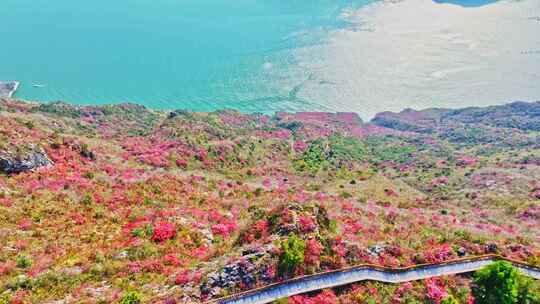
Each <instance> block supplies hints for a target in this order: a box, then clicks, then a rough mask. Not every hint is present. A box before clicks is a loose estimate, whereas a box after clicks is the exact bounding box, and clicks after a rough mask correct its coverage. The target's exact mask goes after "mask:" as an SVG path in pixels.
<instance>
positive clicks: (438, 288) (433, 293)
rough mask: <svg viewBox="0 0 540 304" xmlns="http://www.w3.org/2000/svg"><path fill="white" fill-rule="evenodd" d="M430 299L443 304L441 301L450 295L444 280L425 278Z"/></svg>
mask: <svg viewBox="0 0 540 304" xmlns="http://www.w3.org/2000/svg"><path fill="white" fill-rule="evenodd" d="M425 283H426V289H427V293H426V296H427V298H428V299H430V300H431V301H433V303H434V304H441V301H442V300H443V299H444V298H446V297H447V296H448V292H447V291H446V287H445V286H444V282H443V281H442V280H441V279H440V278H431V279H427V280H425Z"/></svg>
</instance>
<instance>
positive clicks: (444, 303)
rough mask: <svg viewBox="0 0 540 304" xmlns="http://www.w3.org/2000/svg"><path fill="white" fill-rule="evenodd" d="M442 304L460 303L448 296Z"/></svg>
mask: <svg viewBox="0 0 540 304" xmlns="http://www.w3.org/2000/svg"><path fill="white" fill-rule="evenodd" d="M441 304H459V301H458V300H456V298H454V296H448V297H446V298H444V299H443V300H442V301H441Z"/></svg>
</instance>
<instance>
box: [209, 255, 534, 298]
mask: <svg viewBox="0 0 540 304" xmlns="http://www.w3.org/2000/svg"><path fill="white" fill-rule="evenodd" d="M499 260H505V261H508V262H510V263H512V264H513V265H514V266H515V267H516V268H517V269H518V270H519V271H521V272H522V273H523V274H524V275H527V276H529V277H532V278H535V279H540V268H539V267H536V266H531V265H527V264H525V263H522V262H518V261H513V260H509V259H506V258H504V257H502V256H499V255H484V256H477V257H472V258H466V259H458V260H452V261H446V262H443V263H439V264H423V265H416V266H411V267H405V268H386V267H381V266H376V265H359V266H354V267H350V268H346V269H340V270H334V271H329V272H324V273H319V274H314V275H309V276H303V277H299V278H294V279H291V280H287V281H284V282H280V283H275V284H272V285H268V286H265V287H262V288H259V289H253V290H249V291H246V292H243V293H239V294H236V295H232V296H229V297H225V298H221V299H217V300H213V301H210V302H208V303H216V304H240V303H249V304H263V303H270V302H273V301H275V300H278V299H280V298H285V297H290V296H293V295H297V294H302V293H306V292H310V291H315V290H319V289H325V288H332V287H337V286H342V285H347V284H351V283H354V282H359V281H365V280H370V281H380V282H386V283H402V282H408V281H415V280H422V279H427V278H431V277H437V276H443V275H452V274H458V273H467V272H473V271H476V270H478V269H481V268H483V267H485V266H487V265H489V264H492V263H494V262H495V261H499Z"/></svg>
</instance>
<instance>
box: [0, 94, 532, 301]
mask: <svg viewBox="0 0 540 304" xmlns="http://www.w3.org/2000/svg"><path fill="white" fill-rule="evenodd" d="M538 231H540V101H537V102H512V103H508V104H504V105H499V106H490V107H469V108H461V109H426V110H413V109H405V110H403V111H401V112H399V113H396V112H381V113H378V114H377V115H376V116H375V117H374V118H373V119H372V120H370V121H362V119H361V118H360V117H359V115H358V114H356V113H323V112H297V113H287V112H278V113H275V114H274V115H263V114H257V113H251V114H245V113H240V112H238V111H235V110H221V111H215V112H191V111H186V110H174V111H159V110H151V109H148V108H146V107H144V106H142V105H138V104H115V105H100V106H79V105H73V104H68V103H63V102H54V103H37V102H25V101H20V100H17V99H12V98H7V97H5V98H0V244H3V245H2V248H3V249H4V250H0V290H2V292H0V303H55V302H58V301H63V302H65V303H76V302H81V303H96V302H98V303H125V304H127V303H130V304H135V303H163V304H165V303H166V304H174V303H190V304H191V303H204V302H206V301H211V300H215V299H219V298H223V297H226V296H227V295H234V294H241V293H242V292H246V291H249V290H258V289H260V288H264V287H265V286H273V285H272V284H275V283H279V282H283V281H288V280H291V279H294V278H302V277H306V276H308V277H309V276H310V275H314V274H317V273H332V271H335V272H339V271H340V270H343V269H348V268H350V267H354V266H355V265H375V266H376V267H384V268H388V269H404V268H410V267H413V268H414V267H416V266H417V265H426V264H430V265H433V264H437V265H445V263H450V264H451V263H452V262H451V261H455V260H457V259H474V257H478V256H484V255H498V256H501V257H504V258H505V259H510V260H512V261H519V262H521V263H524V264H528V265H531V266H534V267H538V266H540V235H538ZM497 271H499V270H497ZM501 271H502V270H501ZM516 271H517V270H516ZM487 281H490V280H486V282H487ZM475 284H476V283H475V279H474V278H473V277H471V275H466V274H465V275H458V274H456V275H448V276H443V277H433V278H426V279H422V280H419V281H412V282H402V283H396V284H390V283H384V282H373V281H362V282H355V283H352V284H349V285H344V286H341V287H337V288H330V289H325V290H323V291H320V292H318V291H313V292H312V293H308V294H301V295H294V296H292V297H290V298H289V299H280V300H278V301H277V302H278V303H280V304H282V303H287V304H299V303H325V304H343V303H388V302H390V301H392V302H395V303H444V304H447V303H462V304H465V303H473V301H474V299H475V297H476V300H477V303H481V302H480V300H481V299H482V298H481V297H480V296H478V297H477V295H481V294H482V292H475V290H478V288H477V289H475V286H476V285H475ZM514 285H515V284H514ZM516 286H517V285H515V286H514V287H515V288H517V287H516ZM520 286H526V288H527V290H530V291H531V294H532V293H534V294H535V297H536V294H539V293H540V282H538V281H532V282H529V281H526V282H524V283H523V284H521V285H520ZM514 287H512V288H511V289H512V290H514V289H515V288H514ZM520 288H521V287H520ZM524 288H525V287H524ZM513 293H514V291H512V294H513ZM509 303H536V302H530V301H529V302H515V301H513V302H509Z"/></svg>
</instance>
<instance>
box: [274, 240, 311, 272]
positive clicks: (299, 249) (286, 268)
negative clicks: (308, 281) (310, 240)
mask: <svg viewBox="0 0 540 304" xmlns="http://www.w3.org/2000/svg"><path fill="white" fill-rule="evenodd" d="M305 248H306V243H305V242H304V241H303V240H302V239H300V238H298V237H297V236H296V235H294V234H293V235H291V236H290V237H289V238H288V239H287V240H286V241H283V242H282V243H281V249H282V250H283V252H282V253H281V256H280V257H279V271H280V273H281V274H282V275H290V274H292V273H294V271H295V270H296V267H298V266H299V265H301V264H302V263H304V250H305Z"/></svg>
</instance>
